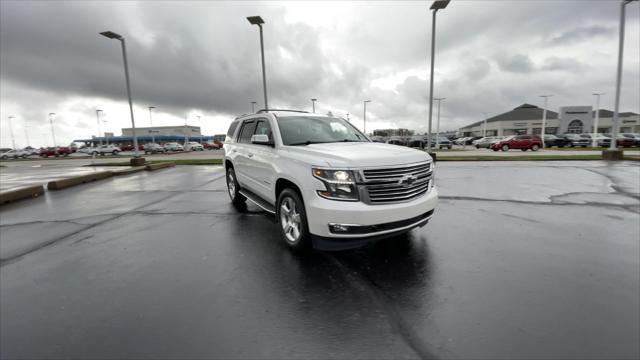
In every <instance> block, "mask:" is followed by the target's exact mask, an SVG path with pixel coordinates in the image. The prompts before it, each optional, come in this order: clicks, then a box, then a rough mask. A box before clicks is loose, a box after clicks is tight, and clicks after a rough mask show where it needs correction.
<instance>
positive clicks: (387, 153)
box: [288, 142, 431, 168]
mask: <svg viewBox="0 0 640 360" xmlns="http://www.w3.org/2000/svg"><path fill="white" fill-rule="evenodd" d="M294 149H295V150H294ZM288 151H289V153H290V154H291V155H292V156H294V157H298V158H299V160H303V161H305V162H308V163H310V164H311V165H318V166H330V167H346V168H359V167H370V166H388V165H401V164H411V163H416V162H420V161H428V160H431V157H430V156H429V154H427V153H426V152H424V151H420V150H416V149H411V148H407V147H404V146H399V145H391V144H381V143H374V142H344V143H327V144H311V145H299V146H295V147H293V146H292V147H289V148H288ZM294 154H295V155H294Z"/></svg>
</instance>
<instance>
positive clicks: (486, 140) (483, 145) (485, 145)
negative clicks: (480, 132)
mask: <svg viewBox="0 0 640 360" xmlns="http://www.w3.org/2000/svg"><path fill="white" fill-rule="evenodd" d="M502 139H504V136H486V137H483V138H480V139H477V140H473V143H472V145H474V146H475V147H476V149H489V148H490V147H491V144H493V143H494V142H496V141H500V140H502Z"/></svg>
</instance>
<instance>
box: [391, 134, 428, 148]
mask: <svg viewBox="0 0 640 360" xmlns="http://www.w3.org/2000/svg"><path fill="white" fill-rule="evenodd" d="M426 144H427V139H426V138H423V137H422V136H411V137H410V138H409V139H408V140H407V141H406V145H407V146H408V147H410V148H418V149H423V148H424V147H425V145H426ZM394 145H396V144H394Z"/></svg>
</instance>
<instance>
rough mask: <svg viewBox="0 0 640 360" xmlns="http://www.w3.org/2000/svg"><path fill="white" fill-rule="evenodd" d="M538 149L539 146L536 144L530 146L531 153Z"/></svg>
mask: <svg viewBox="0 0 640 360" xmlns="http://www.w3.org/2000/svg"><path fill="white" fill-rule="evenodd" d="M538 149H540V145H538V144H533V146H531V151H538Z"/></svg>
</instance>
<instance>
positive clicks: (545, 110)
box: [540, 95, 553, 149]
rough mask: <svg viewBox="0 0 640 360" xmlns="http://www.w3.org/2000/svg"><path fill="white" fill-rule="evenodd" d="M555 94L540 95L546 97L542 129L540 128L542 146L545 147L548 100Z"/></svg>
mask: <svg viewBox="0 0 640 360" xmlns="http://www.w3.org/2000/svg"><path fill="white" fill-rule="evenodd" d="M552 96H553V95H540V97H541V98H544V108H543V109H542V129H540V139H541V140H542V148H543V149H544V148H545V143H544V132H545V128H546V127H547V100H548V99H549V98H550V97H552Z"/></svg>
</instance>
